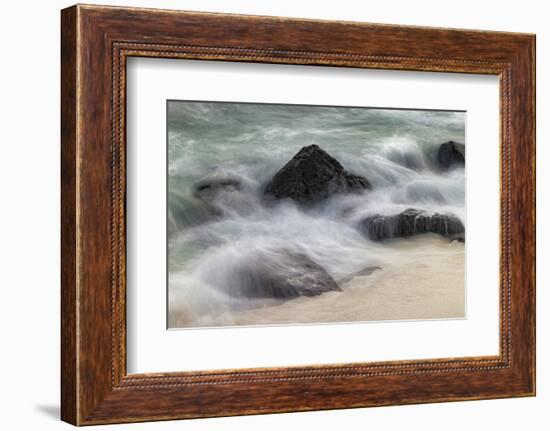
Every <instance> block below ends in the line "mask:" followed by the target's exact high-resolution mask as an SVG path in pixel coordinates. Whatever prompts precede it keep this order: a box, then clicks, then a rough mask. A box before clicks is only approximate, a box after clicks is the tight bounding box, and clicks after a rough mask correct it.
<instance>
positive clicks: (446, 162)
mask: <svg viewBox="0 0 550 431" xmlns="http://www.w3.org/2000/svg"><path fill="white" fill-rule="evenodd" d="M464 154H465V147H464V144H459V143H458V142H455V141H449V142H445V143H444V144H441V145H440V146H439V150H438V151H437V162H438V163H439V166H440V167H441V168H443V169H449V168H452V167H455V166H464Z"/></svg>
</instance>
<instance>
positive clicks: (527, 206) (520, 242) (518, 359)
mask: <svg viewBox="0 0 550 431" xmlns="http://www.w3.org/2000/svg"><path fill="white" fill-rule="evenodd" d="M61 16H62V25H61V49H62V56H61V58H62V60H61V71H62V77H61V78H62V93H61V107H62V110H61V125H62V126H61V129H62V147H61V160H62V175H61V188H62V202H61V205H62V219H61V222H62V247H61V253H62V286H61V287H62V296H61V304H62V325H61V339H62V344H61V352H62V364H61V365H62V373H61V375H62V378H61V388H62V391H61V392H62V394H61V417H62V419H63V420H65V421H67V422H70V423H72V424H75V425H88V424H101V423H113V422H135V421H148V420H162V419H177V418H193V417H208V416H226V415H240V414H256V413H272V412H288V411H305V410H320V409H336V408H351V407H366V406H381V405H389V404H411V403H426V402H441V401H454V400H473V399H481V398H501V397H513V396H531V395H534V394H535V36H534V35H529V34H512V33H501V32H487V31H469V30H468V31H466V30H449V29H438V28H423V27H402V26H391V25H376V24H362V23H353V22H330V21H313V20H297V19H286V18H275V17H255V16H240V15H220V14H210V13H195V12H192V13H190V12H178V11H168V10H153V9H149V10H148V9H133V8H119V7H103V6H82V5H77V6H73V7H70V8H68V9H65V10H63V11H62V14H61ZM130 56H146V57H165V58H186V59H199V60H223V61H241V62H262V63H287V64H301V65H331V66H343V67H358V68H377V69H406V70H423V71H444V72H463V73H482V74H494V75H498V76H499V77H500V106H501V112H500V114H501V199H500V201H501V220H500V225H501V242H500V245H501V263H500V265H501V268H500V274H501V278H500V288H501V295H500V304H501V306H500V316H501V319H500V320H501V331H500V340H501V341H500V354H499V355H498V356H494V357H462V358H443V359H437V360H422V361H401V362H381V363H354V364H338V365H327V366H304V367H292V368H267V369H242V370H226V371H221V372H220V371H209V370H205V371H203V372H180V373H160V374H140V375H136V374H130V375H128V374H127V373H126V366H125V364H126V356H125V355H126V351H125V335H126V328H125V324H126V323H125V294H126V292H125V288H126V286H125V187H126V177H125V151H126V142H125V97H126V89H125V84H126V80H125V76H126V68H125V65H126V59H127V58H128V57H130Z"/></svg>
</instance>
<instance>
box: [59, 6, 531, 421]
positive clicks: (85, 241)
mask: <svg viewBox="0 0 550 431" xmlns="http://www.w3.org/2000/svg"><path fill="white" fill-rule="evenodd" d="M61 48H62V64H61V70H62V94H61V102H62V103H61V106H62V112H61V117H62V151H61V161H62V183H61V188H62V286H61V287H62V327H61V330H62V337H61V338H62V346H61V350H62V382H61V386H62V400H61V406H62V408H61V415H62V419H63V420H65V421H67V422H69V423H72V424H75V425H92V424H105V423H118V422H138V421H151V420H167V419H180V418H198V417H212V416H227V415H240V414H257V413H274V412H289V411H307V410H321V409H336V408H353V407H369V406H382V405H395V404H413V403H429V402H442V401H454V400H475V399H490V398H502V397H516V396H532V395H534V394H535V108H534V100H535V77H534V73H535V72H534V71H535V37H534V35H529V34H516V33H503V32H502V33H501V32H487V31H471V30H451V29H436V28H423V27H403V26H391V25H378V24H366V23H352V22H330V21H315V20H298V19H287V18H276V17H254V16H241V15H220V14H212V13H197V12H179V11H168V10H153V9H134V8H119V7H104V6H92V5H86V6H84V5H77V6H73V7H71V8H68V9H65V10H63V11H62V26H61Z"/></svg>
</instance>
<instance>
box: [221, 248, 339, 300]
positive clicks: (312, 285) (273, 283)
mask: <svg viewBox="0 0 550 431" xmlns="http://www.w3.org/2000/svg"><path fill="white" fill-rule="evenodd" d="M229 281H230V284H231V286H230V289H231V293H232V294H234V295H237V296H244V297H247V298H275V299H291V298H297V297H300V296H317V295H321V294H322V293H325V292H330V291H341V289H340V287H339V286H338V284H336V282H335V281H334V279H333V278H332V277H331V276H330V275H329V274H328V273H327V272H326V271H325V269H324V268H323V267H322V266H320V265H319V264H317V263H315V262H314V261H313V260H311V259H310V258H309V257H308V256H306V255H305V254H303V253H298V252H293V251H289V250H278V251H275V252H270V253H267V252H260V253H256V254H254V256H253V257H252V258H250V259H248V260H247V261H246V262H244V263H242V264H240V265H238V267H237V268H236V270H235V271H234V273H233V274H232V277H230V280H229Z"/></svg>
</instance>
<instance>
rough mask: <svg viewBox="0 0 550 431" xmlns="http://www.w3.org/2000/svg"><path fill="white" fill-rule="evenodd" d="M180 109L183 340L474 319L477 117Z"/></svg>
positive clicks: (178, 269)
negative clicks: (472, 203) (470, 217)
mask: <svg viewBox="0 0 550 431" xmlns="http://www.w3.org/2000/svg"><path fill="white" fill-rule="evenodd" d="M166 109H167V146H168V148H167V154H168V156H167V158H168V160H167V170H168V172H167V195H168V196H167V253H168V254H167V260H168V262H167V295H168V300H167V304H168V312H167V316H168V318H167V320H168V322H167V324H168V328H169V329H176V328H215V327H231V326H257V325H297V324H321V323H323V324H327V323H348V322H379V321H399V320H416V319H457V318H465V298H466V285H465V226H466V220H465V216H466V213H465V193H466V190H465V189H466V182H465V144H466V142H465V138H466V112H464V111H453V110H419V109H402V108H399V109H394V108H391V107H390V108H388V107H384V108H373V107H351V106H313V105H291V104H268V103H240V102H217V101H215V102H209V101H185V100H168V101H167V107H166Z"/></svg>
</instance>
